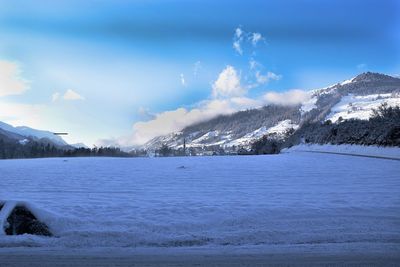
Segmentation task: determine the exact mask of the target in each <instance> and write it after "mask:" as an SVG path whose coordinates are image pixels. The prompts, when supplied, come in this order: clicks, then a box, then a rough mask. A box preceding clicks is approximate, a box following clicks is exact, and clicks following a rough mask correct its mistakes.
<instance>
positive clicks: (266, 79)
mask: <svg viewBox="0 0 400 267" xmlns="http://www.w3.org/2000/svg"><path fill="white" fill-rule="evenodd" d="M281 78H282V76H281V75H277V74H275V73H273V72H270V71H268V72H267V73H266V74H265V75H262V74H261V73H260V71H256V80H257V83H259V84H266V83H268V82H269V81H271V80H275V81H278V80H280V79H281Z"/></svg>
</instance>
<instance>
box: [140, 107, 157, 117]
mask: <svg viewBox="0 0 400 267" xmlns="http://www.w3.org/2000/svg"><path fill="white" fill-rule="evenodd" d="M138 114H139V116H140V117H141V119H142V120H152V119H154V118H155V115H154V114H152V113H151V112H150V110H149V109H148V108H144V107H140V108H139V109H138Z"/></svg>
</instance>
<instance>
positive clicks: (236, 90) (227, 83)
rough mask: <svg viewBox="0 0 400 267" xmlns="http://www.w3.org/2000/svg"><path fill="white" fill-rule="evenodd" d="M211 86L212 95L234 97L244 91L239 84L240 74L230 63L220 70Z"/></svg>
mask: <svg viewBox="0 0 400 267" xmlns="http://www.w3.org/2000/svg"><path fill="white" fill-rule="evenodd" d="M212 88H213V91H212V95H213V97H234V96H241V95H243V94H244V93H246V90H245V89H244V88H243V87H242V85H241V84H240V76H239V75H238V73H237V72H236V70H235V68H234V67H232V66H230V65H228V66H226V68H225V69H224V70H222V72H221V73H220V74H219V76H218V79H217V80H216V81H215V82H214V84H213V86H212Z"/></svg>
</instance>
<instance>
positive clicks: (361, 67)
mask: <svg viewBox="0 0 400 267" xmlns="http://www.w3.org/2000/svg"><path fill="white" fill-rule="evenodd" d="M366 67H367V64H365V63H361V64H358V65H357V69H359V70H360V69H365V68H366Z"/></svg>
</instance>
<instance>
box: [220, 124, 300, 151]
mask: <svg viewBox="0 0 400 267" xmlns="http://www.w3.org/2000/svg"><path fill="white" fill-rule="evenodd" d="M298 127H299V126H298V125H297V124H295V123H293V122H292V121H291V120H283V121H280V122H278V123H277V124H276V125H275V126H273V127H270V128H267V127H265V126H263V127H261V128H258V129H256V130H255V131H253V132H250V133H248V134H246V135H244V136H243V137H241V138H238V139H235V140H232V141H231V142H229V143H227V144H226V146H248V145H249V144H251V143H252V142H254V141H256V140H258V139H260V138H262V137H263V136H264V135H266V134H276V135H277V136H278V137H279V136H282V135H283V134H285V132H286V131H287V130H289V129H291V128H293V129H297V128H298Z"/></svg>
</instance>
